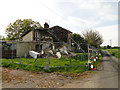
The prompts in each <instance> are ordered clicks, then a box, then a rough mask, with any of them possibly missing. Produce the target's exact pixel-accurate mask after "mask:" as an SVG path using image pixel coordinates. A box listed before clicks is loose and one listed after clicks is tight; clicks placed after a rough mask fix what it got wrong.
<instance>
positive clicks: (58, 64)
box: [1, 57, 99, 73]
mask: <svg viewBox="0 0 120 90" xmlns="http://www.w3.org/2000/svg"><path fill="white" fill-rule="evenodd" d="M86 58H87V57H86ZM20 61H21V64H20ZM34 61H35V59H33V58H21V59H20V58H15V59H2V64H1V65H2V66H3V67H9V68H13V69H24V70H28V71H45V72H68V73H81V72H84V71H87V70H88V67H87V66H86V65H87V62H88V60H87V59H85V60H81V57H73V58H67V57H62V58H60V59H56V58H52V59H46V58H39V59H37V60H36V62H34ZM13 62H14V63H17V64H14V63H13ZM98 62H99V60H98V61H97V62H96V63H98ZM48 65H49V67H50V68H49V69H47V70H45V69H44V67H45V66H48ZM80 65H81V66H80ZM95 65H96V64H95Z"/></svg>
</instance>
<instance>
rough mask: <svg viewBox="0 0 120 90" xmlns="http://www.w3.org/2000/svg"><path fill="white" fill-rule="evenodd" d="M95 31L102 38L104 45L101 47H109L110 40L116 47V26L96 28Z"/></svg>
mask: <svg viewBox="0 0 120 90" xmlns="http://www.w3.org/2000/svg"><path fill="white" fill-rule="evenodd" d="M96 30H97V31H99V32H100V34H101V35H102V36H103V39H104V43H103V44H102V46H104V45H110V40H112V45H113V46H118V25H111V26H105V27H98V28H96Z"/></svg>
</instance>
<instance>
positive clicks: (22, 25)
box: [6, 19, 42, 40]
mask: <svg viewBox="0 0 120 90" xmlns="http://www.w3.org/2000/svg"><path fill="white" fill-rule="evenodd" d="M35 28H42V26H41V25H40V24H39V22H36V21H32V19H23V20H21V19H17V20H16V21H15V22H13V23H10V24H9V25H8V27H7V28H6V34H7V40H16V39H21V35H23V34H24V33H25V32H27V31H28V30H34V29H35Z"/></svg>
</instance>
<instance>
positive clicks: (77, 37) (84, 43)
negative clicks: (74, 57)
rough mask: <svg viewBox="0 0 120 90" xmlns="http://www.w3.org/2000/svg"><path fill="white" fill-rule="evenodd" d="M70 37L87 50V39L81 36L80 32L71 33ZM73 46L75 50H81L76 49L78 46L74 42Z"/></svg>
mask: <svg viewBox="0 0 120 90" xmlns="http://www.w3.org/2000/svg"><path fill="white" fill-rule="evenodd" d="M72 39H73V40H74V41H75V42H76V43H77V44H78V45H80V47H81V48H82V49H83V50H84V51H85V52H87V41H86V40H85V39H84V38H83V37H81V35H80V34H76V33H74V34H72ZM74 47H76V49H75V52H81V50H79V49H78V46H77V45H76V44H75V43H74Z"/></svg>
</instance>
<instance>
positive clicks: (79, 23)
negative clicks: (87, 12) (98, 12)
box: [68, 16, 98, 26]
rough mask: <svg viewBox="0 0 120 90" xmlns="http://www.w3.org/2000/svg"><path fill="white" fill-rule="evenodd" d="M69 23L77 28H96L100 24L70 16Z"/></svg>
mask: <svg viewBox="0 0 120 90" xmlns="http://www.w3.org/2000/svg"><path fill="white" fill-rule="evenodd" d="M68 22H70V23H72V24H73V25H75V26H83V25H86V26H93V25H94V26H96V25H97V24H98V23H97V22H96V21H92V20H87V19H82V18H77V17H72V16H69V17H68Z"/></svg>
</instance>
